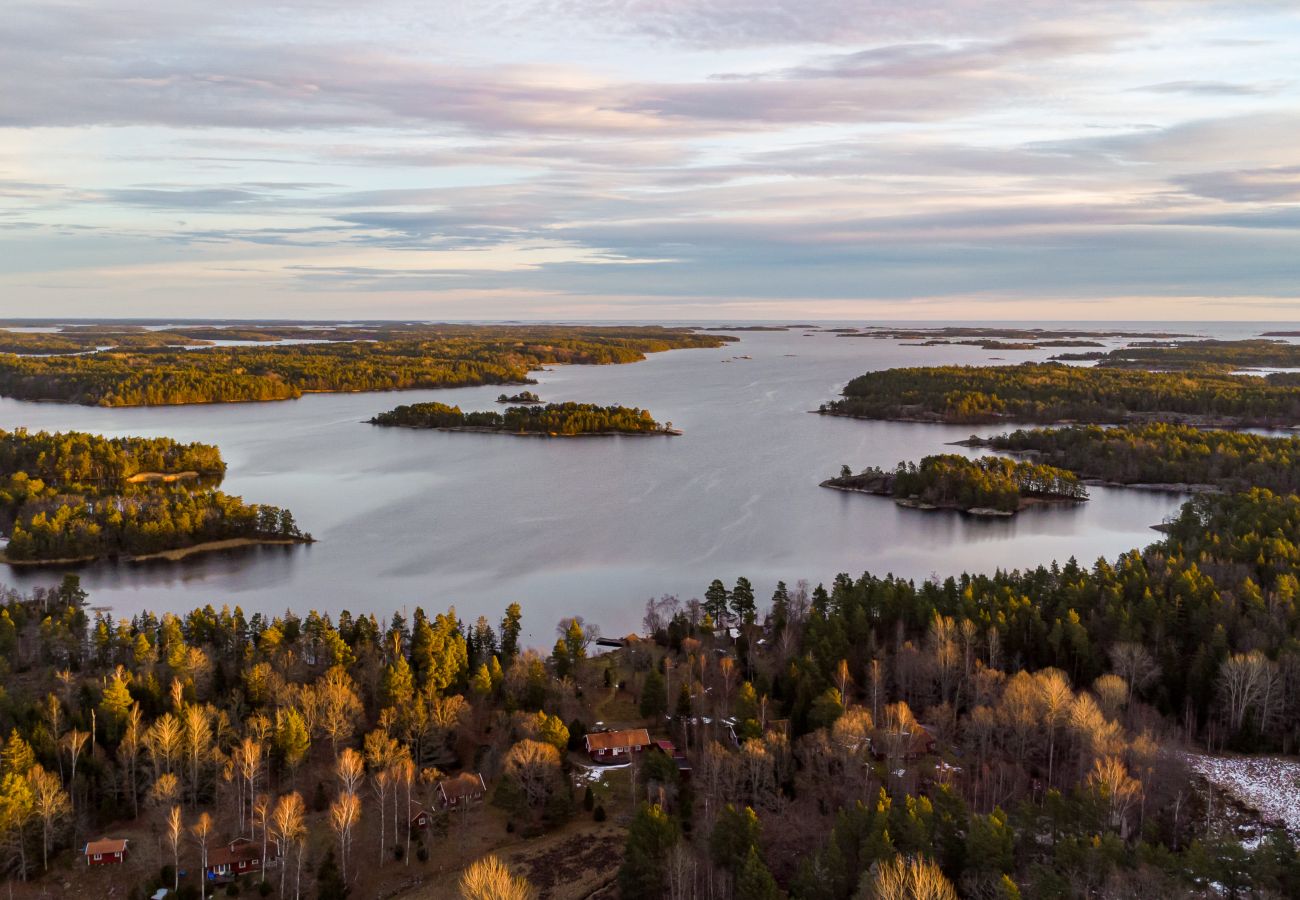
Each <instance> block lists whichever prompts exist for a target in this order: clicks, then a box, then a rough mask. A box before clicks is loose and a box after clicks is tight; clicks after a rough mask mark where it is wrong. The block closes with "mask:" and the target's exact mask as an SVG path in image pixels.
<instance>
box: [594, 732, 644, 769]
mask: <svg viewBox="0 0 1300 900" xmlns="http://www.w3.org/2000/svg"><path fill="white" fill-rule="evenodd" d="M586 741H587V755H588V756H590V757H591V761H592V762H596V763H613V762H622V761H624V760H627V759H631V756H632V754H633V753H640V752H641V751H642V750H644V749H645V748H646V747H649V746H650V733H649V732H648V731H646V730H645V729H644V728H629V729H628V730H626V731H595V732H592V733H591V734H588V735H587V738H586Z"/></svg>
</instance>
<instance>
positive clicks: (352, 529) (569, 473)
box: [0, 326, 1185, 646]
mask: <svg viewBox="0 0 1300 900" xmlns="http://www.w3.org/2000/svg"><path fill="white" fill-rule="evenodd" d="M1184 328H1185V326H1184ZM736 334H737V335H738V336H740V337H741V341H740V343H737V344H730V345H728V346H727V347H724V348H721V349H716V350H682V351H672V352H669V353H661V354H655V355H653V356H651V357H649V358H648V359H647V360H646V361H644V362H640V363H635V364H632V365H624V366H599V367H592V366H565V367H556V368H555V369H553V370H550V371H546V372H542V373H538V374H537V378H538V380H539V382H540V384H539V385H538V386H537V387H536V388H535V390H536V391H537V392H538V393H539V394H541V396H542V398H543V399H544V400H547V401H562V400H574V401H581V402H594V403H601V404H615V403H618V404H625V405H629V406H641V407H645V408H648V409H649V410H650V411H651V412H652V413H653V414H654V415H655V417H656V418H658V419H659V420H660V421H671V422H672V423H673V424H674V426H676V427H678V428H681V429H683V430H684V432H685V434H684V435H683V436H681V437H675V438H669V437H653V438H647V437H609V438H587V439H536V438H513V437H509V436H502V435H485V434H472V433H445V432H437V431H413V430H408V429H401V428H392V429H389V428H378V427H375V426H371V425H368V424H364V420H366V419H368V418H370V417H371V416H372V415H374V414H375V413H377V412H381V411H383V410H386V409H389V408H391V407H393V406H395V405H397V404H399V403H415V402H421V401H427V400H438V401H441V402H444V403H453V404H459V405H460V406H461V407H462V408H464V409H489V408H495V403H494V400H495V398H496V396H497V394H498V393H500V392H501V388H500V387H481V388H460V389H454V390H437V391H405V392H401V393H361V394H314V395H308V396H305V397H303V398H302V399H300V400H296V401H288V402H279V403H253V404H219V405H207V406H183V407H152V408H130V409H100V408H92V407H80V406H69V405H64V404H45V403H27V402H20V401H15V400H9V399H4V400H0V427H3V428H9V429H12V428H15V427H19V426H23V427H27V428H31V429H49V430H60V429H62V430H67V429H77V430H83V431H89V432H95V433H101V434H107V435H130V434H138V435H160V436H161V435H167V436H171V437H174V438H177V439H179V440H183V441H204V442H210V443H215V444H217V445H219V446H220V448H221V451H222V453H223V455H224V457H225V459H226V461H227V463H228V465H229V472H228V475H227V478H226V482H225V485H224V489H225V490H227V491H228V492H230V493H234V494H239V495H242V496H243V497H244V498H245V499H247V500H248V501H250V502H260V503H274V504H277V505H281V506H287V507H288V508H290V509H292V510H293V512H294V514H295V516H296V517H297V520H298V522H299V523H300V525H301V526H302V527H303V528H304V529H305V530H307V531H310V532H312V534H313V535H314V536H315V537H316V538H317V539H318V543H316V544H314V545H311V546H301V547H288V548H286V547H261V548H255V549H251V550H240V551H229V552H223V553H216V554H207V555H202V556H195V557H191V558H189V559H186V560H184V561H182V562H180V563H125V562H116V563H114V562H106V563H96V564H92V565H87V566H83V567H80V568H79V569H76V570H75V571H77V572H78V573H79V574H80V576H81V578H82V582H83V585H84V586H85V587H86V588H87V589H88V590H89V591H90V593H91V598H92V603H93V604H94V605H96V606H103V607H108V608H110V609H112V610H113V612H114V613H115V614H119V615H125V616H129V615H131V614H132V613H135V612H138V611H140V610H144V609H151V610H155V611H160V612H161V611H165V610H171V611H186V610H189V609H191V608H193V607H195V606H199V605H203V604H208V603H211V604H213V605H214V606H217V607H220V606H221V605H222V604H229V605H231V606H234V605H236V604H238V605H239V606H241V607H242V608H243V609H244V611H245V612H246V613H248V614H250V615H251V614H252V613H254V612H263V613H267V614H278V613H281V612H283V611H284V610H285V609H288V608H292V609H294V610H295V611H296V612H299V613H302V612H305V611H306V610H307V609H311V608H315V609H318V610H321V611H328V612H331V613H337V612H338V611H340V610H342V609H348V610H351V611H352V612H353V613H354V614H355V613H367V612H371V611H374V612H376V613H377V614H379V615H380V616H381V617H385V618H386V617H387V616H389V615H391V613H392V612H393V611H395V610H401V609H405V610H407V612H408V613H409V611H410V610H411V609H412V608H413V607H414V606H415V605H423V606H424V607H425V609H426V610H428V611H433V610H442V609H446V608H447V607H449V606H452V605H454V606H455V607H456V609H457V612H458V614H459V615H460V616H461V617H462V618H463V619H466V620H468V621H472V620H473V619H474V618H476V617H477V616H478V615H480V614H483V615H486V616H488V617H489V619H491V620H493V621H496V620H497V619H499V618H500V615H501V612H502V610H503V609H504V607H505V606H506V605H507V604H508V603H510V602H514V601H517V602H519V603H520V604H521V605H522V606H523V609H524V623H525V632H526V634H525V637H526V638H528V639H529V640H531V641H533V642H535V643H537V644H538V645H540V646H549V644H550V642H551V641H553V640H554V636H553V631H554V627H555V623H556V622H557V621H558V620H559V619H560V618H561V617H563V616H568V615H581V616H583V617H584V618H585V619H587V620H588V621H591V622H596V623H598V624H599V625H600V626H601V628H602V629H603V631H604V633H606V634H615V633H619V634H621V633H626V632H627V631H630V630H634V629H637V628H638V627H639V622H640V618H641V615H642V608H643V606H644V602H645V600H646V599H647V598H648V597H651V596H658V595H660V594H664V593H670V594H676V595H678V596H679V597H680V598H681V599H682V600H686V599H688V598H690V597H693V596H700V595H702V593H703V591H704V588H705V587H706V586H707V584H708V583H709V581H711V580H712V579H713V578H721V579H723V580H724V581H725V582H727V583H728V584H731V583H733V582H734V580H735V579H736V577H737V576H740V575H744V576H746V577H748V578H749V579H750V580H751V581H753V582H754V585H755V588H756V591H757V592H758V594H759V597H760V599H763V598H765V597H766V596H769V595H770V593H771V591H772V589H773V587H774V586H775V583H776V581H777V580H778V579H783V580H785V581H786V582H787V583H789V584H791V585H793V584H794V583H795V582H796V581H798V580H799V579H808V580H810V581H811V582H813V583H814V584H815V583H817V582H818V581H829V580H830V579H831V578H833V577H834V576H835V575H836V574H837V573H839V572H847V573H850V574H852V575H854V576H856V575H860V574H861V573H862V572H864V571H872V572H876V573H881V574H883V573H886V572H893V573H895V574H899V575H903V576H906V577H909V578H917V579H923V578H927V577H931V576H932V575H938V576H947V575H949V574H957V573H960V572H961V571H963V570H971V571H984V572H988V571H992V570H994V569H997V568H1017V567H1025V566H1032V565H1037V564H1040V563H1042V564H1046V563H1050V562H1051V561H1052V560H1061V561H1064V560H1065V559H1067V558H1069V557H1071V556H1074V557H1076V558H1077V559H1078V560H1079V561H1080V562H1081V563H1083V564H1085V565H1091V564H1092V563H1093V562H1094V561H1095V560H1096V559H1097V558H1098V557H1107V558H1113V557H1114V556H1116V555H1117V554H1119V553H1121V552H1123V551H1125V550H1128V549H1130V548H1133V547H1141V546H1145V545H1146V544H1149V543H1151V542H1152V541H1153V540H1155V539H1156V538H1157V537H1158V535H1157V534H1156V533H1155V532H1153V531H1151V530H1150V526H1151V525H1154V524H1157V523H1159V522H1161V521H1162V520H1163V519H1164V518H1165V517H1167V516H1169V515H1170V514H1172V513H1174V512H1175V511H1176V510H1177V508H1178V506H1179V505H1180V503H1181V502H1182V500H1183V499H1185V498H1183V497H1181V496H1179V495H1175V494H1163V493H1149V492H1144V491H1126V490H1122V489H1109V488H1100V487H1099V488H1093V489H1091V493H1092V497H1093V499H1092V500H1091V501H1090V502H1088V503H1085V504H1082V505H1080V506H1076V507H1068V508H1059V507H1057V508H1042V509H1033V510H1030V511H1027V512H1025V513H1022V514H1021V515H1019V516H1016V517H1015V518H1012V519H1005V520H993V521H989V520H983V519H977V518H971V517H967V516H961V515H956V514H949V513H935V512H924V511H918V510H910V509H903V508H899V507H897V506H895V505H894V504H892V503H890V502H888V501H887V500H883V499H881V498H876V497H869V496H862V495H855V494H845V493H841V492H837V491H831V490H826V489H824V488H820V487H818V482H819V481H821V480H822V479H823V478H825V477H827V476H829V475H831V474H834V473H836V472H837V471H838V470H839V467H840V465H841V464H846V463H847V464H849V465H851V466H852V467H853V468H854V469H858V468H861V467H863V466H866V465H882V466H890V467H892V466H893V465H894V464H896V463H897V462H899V461H900V460H905V459H917V458H919V457H921V456H923V455H926V454H929V453H935V452H954V451H955V452H962V453H969V454H971V455H977V454H976V453H975V451H968V450H965V449H962V448H953V447H949V446H946V445H947V444H949V443H950V442H952V441H956V440H961V439H963V438H965V437H967V436H969V434H970V433H971V432H972V428H971V427H969V426H963V427H949V426H940V425H923V424H911V423H894V422H864V421H855V420H848V419H840V418H831V417H825V416H818V415H811V414H809V410H813V409H815V408H816V407H817V405H818V404H819V403H820V402H822V401H824V400H827V399H830V398H832V397H834V396H835V395H837V394H838V393H839V391H840V389H841V388H842V387H843V385H844V383H845V382H847V381H848V380H849V379H850V378H852V377H854V376H855V375H858V374H861V373H862V372H864V371H867V370H869V369H879V368H890V367H896V366H905V365H931V364H942V363H962V364H987V363H989V362H997V360H996V359H995V357H1001V358H1002V359H1003V360H1005V361H1007V362H1012V361H1024V360H1029V359H1045V358H1046V357H1047V356H1049V355H1050V354H1051V352H1052V351H1048V350H1041V351H999V352H991V351H985V350H981V349H979V348H974V347H961V346H940V347H914V346H906V345H905V344H903V343H901V342H897V341H894V340H876V339H871V338H840V337H837V336H835V335H834V334H831V333H827V332H825V331H819V332H805V331H803V330H798V329H796V330H793V331H788V332H736ZM806 334H812V335H813V336H805V335H806ZM1118 343H1119V342H1114V341H1109V342H1107V344H1108V346H1114V345H1118ZM196 352H199V351H196ZM745 356H747V357H750V358H749V359H744V358H739V357H745ZM975 430H978V431H980V432H981V433H989V429H987V428H981V429H975ZM996 430H1000V429H996ZM60 575H61V570H49V569H36V570H33V569H19V568H14V567H10V568H8V570H7V571H4V572H0V580H3V581H6V582H8V583H9V584H11V585H13V586H15V587H19V588H24V589H25V588H29V587H31V586H34V585H37V584H47V583H50V582H52V581H55V580H57V578H58V577H60Z"/></svg>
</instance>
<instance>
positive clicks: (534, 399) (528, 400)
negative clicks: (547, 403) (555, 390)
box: [497, 391, 542, 405]
mask: <svg viewBox="0 0 1300 900" xmlns="http://www.w3.org/2000/svg"><path fill="white" fill-rule="evenodd" d="M541 402H542V398H541V397H539V396H537V395H536V394H534V393H533V392H532V391H520V392H519V393H517V394H509V395H507V394H500V395H498V396H497V403H514V404H516V405H523V404H537V403H541Z"/></svg>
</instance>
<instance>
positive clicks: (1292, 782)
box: [1187, 753, 1300, 835]
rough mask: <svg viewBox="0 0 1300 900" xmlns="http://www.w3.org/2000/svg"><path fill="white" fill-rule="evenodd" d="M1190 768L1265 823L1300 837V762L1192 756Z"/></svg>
mask: <svg viewBox="0 0 1300 900" xmlns="http://www.w3.org/2000/svg"><path fill="white" fill-rule="evenodd" d="M1187 764H1188V765H1189V766H1191V768H1192V771H1194V772H1196V773H1197V774H1199V775H1202V776H1204V777H1205V778H1206V780H1208V781H1209V782H1210V783H1211V784H1213V785H1214V786H1215V787H1217V788H1219V789H1220V790H1223V791H1226V792H1227V793H1228V794H1230V795H1232V796H1233V797H1234V798H1236V800H1238V801H1239V802H1240V803H1243V804H1245V805H1246V806H1249V807H1250V808H1251V809H1253V810H1255V811H1256V812H1258V813H1259V814H1260V816H1261V817H1262V818H1263V819H1265V820H1267V821H1269V822H1274V823H1278V824H1281V825H1283V826H1285V827H1286V829H1287V830H1288V831H1290V832H1291V833H1292V834H1293V835H1300V759H1288V758H1285V757H1280V756H1233V757H1227V756H1201V755H1198V754H1193V753H1189V754H1187Z"/></svg>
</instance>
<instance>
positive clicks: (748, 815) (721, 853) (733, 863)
mask: <svg viewBox="0 0 1300 900" xmlns="http://www.w3.org/2000/svg"><path fill="white" fill-rule="evenodd" d="M760 830H761V826H760V824H759V821H758V815H757V814H756V813H755V812H754V811H753V810H752V809H750V808H749V807H748V806H742V807H736V806H733V805H732V804H730V803H728V804H727V805H726V806H724V807H723V808H722V811H721V812H719V813H718V819H717V821H716V822H715V823H714V825H713V831H712V832H711V833H710V834H709V855H710V856H712V858H713V862H714V864H715V865H717V866H720V867H722V868H724V869H726V870H727V871H729V872H732V873H733V874H734V873H735V872H737V871H739V869H740V867H741V865H742V864H743V863H744V861H745V857H746V856H748V855H749V851H750V850H752V849H754V848H755V847H757V846H758V838H759V833H760Z"/></svg>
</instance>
